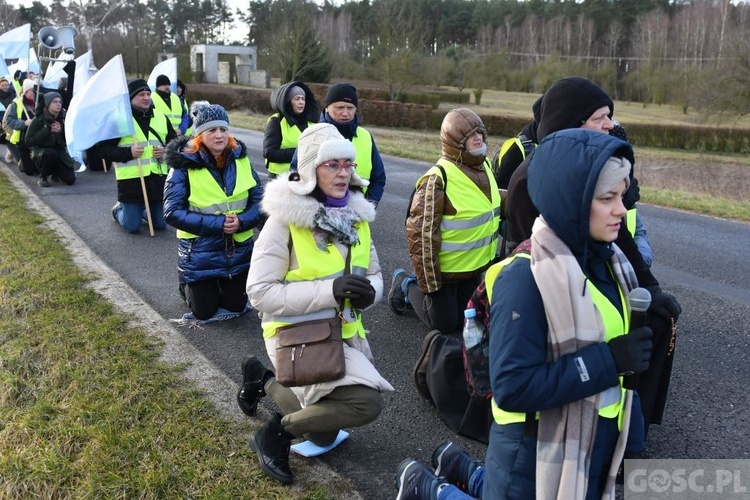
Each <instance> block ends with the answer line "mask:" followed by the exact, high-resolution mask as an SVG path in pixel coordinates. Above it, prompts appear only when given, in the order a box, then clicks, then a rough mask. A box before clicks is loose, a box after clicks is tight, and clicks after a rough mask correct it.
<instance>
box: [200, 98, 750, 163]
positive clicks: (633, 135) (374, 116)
mask: <svg viewBox="0 0 750 500" xmlns="http://www.w3.org/2000/svg"><path fill="white" fill-rule="evenodd" d="M310 88H311V89H312V91H313V93H314V94H315V96H316V97H317V99H318V102H319V103H320V104H321V109H322V104H323V103H324V102H325V95H326V92H327V91H328V85H322V84H310ZM378 92H383V91H379V90H376V89H375V90H374V89H362V90H358V91H357V93H358V94H359V96H360V101H359V109H358V112H359V115H360V117H361V118H362V120H363V122H364V123H365V124H369V125H379V126H385V127H403V128H413V129H431V130H440V125H441V123H442V121H443V117H445V111H437V110H435V109H434V108H433V106H432V105H431V104H419V103H417V104H414V103H400V102H393V101H387V100H382V99H370V97H373V96H374V97H382V95H381V94H378ZM453 94H457V93H453ZM422 95H425V94H422ZM462 95H466V96H468V95H469V94H462ZM270 96H271V92H270V90H257V89H243V88H230V87H226V86H221V85H210V84H193V85H191V86H190V93H189V94H188V97H189V100H190V101H191V102H193V101H197V100H206V101H209V102H211V103H214V104H221V105H222V106H224V107H225V108H227V109H247V110H250V111H253V112H255V113H260V114H269V115H270V114H271V112H272V110H271V102H270ZM365 96H367V98H366V97H365ZM482 120H483V121H484V124H485V126H486V127H487V131H488V132H489V133H490V134H491V135H499V136H504V137H511V136H514V135H515V134H517V133H518V131H519V130H521V129H522V128H523V127H524V125H526V124H527V123H528V119H527V118H517V117H510V116H501V115H487V116H482ZM623 125H624V126H625V128H626V129H627V131H628V136H629V138H630V140H631V142H632V143H633V144H634V145H636V146H647V147H655V148H667V149H686V150H702V151H713V152H724V153H750V134H748V132H747V131H746V130H742V129H732V128H728V127H721V128H715V127H697V126H687V125H656V124H623Z"/></svg>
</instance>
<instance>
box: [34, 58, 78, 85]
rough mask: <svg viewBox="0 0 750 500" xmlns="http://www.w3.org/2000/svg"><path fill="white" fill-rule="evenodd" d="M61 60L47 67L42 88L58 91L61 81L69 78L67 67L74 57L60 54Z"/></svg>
mask: <svg viewBox="0 0 750 500" xmlns="http://www.w3.org/2000/svg"><path fill="white" fill-rule="evenodd" d="M59 59H60V60H57V61H54V62H52V63H50V65H49V66H47V71H45V72H44V79H43V80H42V87H44V88H48V89H56V88H58V87H59V86H60V80H61V79H62V78H63V77H65V76H67V75H66V74H65V71H64V70H65V65H66V64H68V61H70V60H72V59H73V55H72V54H65V53H63V54H60V57H59ZM29 66H30V65H29ZM32 71H33V70H32Z"/></svg>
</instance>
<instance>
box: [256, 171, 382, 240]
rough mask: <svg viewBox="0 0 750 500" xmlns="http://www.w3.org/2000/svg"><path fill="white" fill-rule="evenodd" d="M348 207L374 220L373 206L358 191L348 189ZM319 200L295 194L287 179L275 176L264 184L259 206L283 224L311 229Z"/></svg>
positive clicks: (364, 218)
mask: <svg viewBox="0 0 750 500" xmlns="http://www.w3.org/2000/svg"><path fill="white" fill-rule="evenodd" d="M348 206H349V208H351V209H352V210H354V212H355V213H356V214H357V215H359V217H360V218H361V219H362V220H364V221H366V222H372V221H374V220H375V206H374V205H373V204H372V203H371V202H369V201H368V200H367V199H365V195H364V194H362V193H361V192H359V191H350V196H349V205H348ZM319 207H320V202H318V200H316V199H315V198H313V197H312V196H308V195H299V194H295V193H294V192H293V191H292V190H291V189H290V187H289V180H288V179H287V178H286V177H284V176H281V177H277V178H276V179H274V180H272V181H270V182H269V183H268V184H266V185H265V190H264V192H263V201H261V204H260V208H261V210H262V211H263V212H264V213H266V214H267V215H268V216H269V217H274V218H278V219H279V220H281V221H282V222H283V223H285V224H293V225H295V226H298V227H305V228H308V229H312V228H314V227H315V215H316V214H317V213H318V209H319Z"/></svg>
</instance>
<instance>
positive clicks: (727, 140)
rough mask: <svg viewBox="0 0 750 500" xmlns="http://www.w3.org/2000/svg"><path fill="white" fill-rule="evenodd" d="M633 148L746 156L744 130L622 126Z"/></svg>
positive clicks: (749, 145)
mask: <svg viewBox="0 0 750 500" xmlns="http://www.w3.org/2000/svg"><path fill="white" fill-rule="evenodd" d="M623 126H624V127H625V129H626V130H627V131H628V138H629V139H630V141H631V142H632V143H633V144H634V145H636V146H649V147H654V148H667V149H688V150H699V151H713V152H719V153H750V134H748V131H747V130H742V129H733V128H728V127H721V128H715V127H696V126H687V125H653V124H631V125H628V124H623Z"/></svg>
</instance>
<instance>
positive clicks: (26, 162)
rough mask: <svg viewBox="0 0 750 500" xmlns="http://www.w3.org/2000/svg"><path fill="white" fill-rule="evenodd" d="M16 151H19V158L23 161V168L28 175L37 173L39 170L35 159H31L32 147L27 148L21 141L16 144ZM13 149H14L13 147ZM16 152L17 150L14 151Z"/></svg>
mask: <svg viewBox="0 0 750 500" xmlns="http://www.w3.org/2000/svg"><path fill="white" fill-rule="evenodd" d="M15 147H16V151H17V152H18V159H19V161H20V162H21V167H22V168H21V170H22V172H23V173H24V174H26V175H36V174H38V173H39V170H38V169H37V168H36V164H35V163H34V160H32V159H31V149H29V148H27V147H26V146H24V145H23V144H21V143H18V144H16V145H15ZM11 151H13V150H12V149H11ZM14 153H15V152H14Z"/></svg>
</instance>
